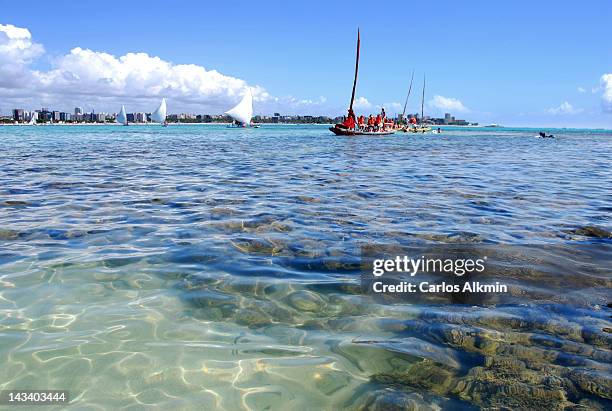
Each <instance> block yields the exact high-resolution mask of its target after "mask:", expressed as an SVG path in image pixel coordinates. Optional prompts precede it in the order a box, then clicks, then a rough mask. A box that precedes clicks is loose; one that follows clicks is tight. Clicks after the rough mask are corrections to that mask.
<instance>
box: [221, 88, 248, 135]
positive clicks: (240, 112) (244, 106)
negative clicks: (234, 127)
mask: <svg viewBox="0 0 612 411" xmlns="http://www.w3.org/2000/svg"><path fill="white" fill-rule="evenodd" d="M225 114H227V115H228V116H230V117H231V118H233V119H234V120H235V121H236V122H237V123H238V127H248V126H249V125H250V124H251V118H252V117H253V94H251V88H250V87H249V88H247V91H246V93H244V97H242V100H240V103H238V104H236V106H235V107H234V108H232V109H231V110H228V111H226V112H225Z"/></svg>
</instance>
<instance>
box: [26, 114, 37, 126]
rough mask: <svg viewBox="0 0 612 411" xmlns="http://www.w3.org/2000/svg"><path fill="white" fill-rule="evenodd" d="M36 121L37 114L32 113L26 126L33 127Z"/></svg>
mask: <svg viewBox="0 0 612 411" xmlns="http://www.w3.org/2000/svg"><path fill="white" fill-rule="evenodd" d="M36 120H38V113H36V112H34V113H32V117H30V121H28V126H35V125H36Z"/></svg>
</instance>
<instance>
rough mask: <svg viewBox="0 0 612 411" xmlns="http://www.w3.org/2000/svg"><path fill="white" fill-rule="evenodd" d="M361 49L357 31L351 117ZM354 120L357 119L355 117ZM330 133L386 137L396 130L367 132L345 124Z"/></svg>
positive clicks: (359, 36) (334, 128)
mask: <svg viewBox="0 0 612 411" xmlns="http://www.w3.org/2000/svg"><path fill="white" fill-rule="evenodd" d="M360 48H361V35H360V34H359V29H357V53H356V56H355V77H354V78H353V91H352V92H351V103H350V104H349V115H350V114H351V113H353V116H354V115H355V114H354V112H353V103H354V102H355V90H356V89H357V75H358V73H359V50H360ZM353 119H355V118H354V117H353ZM329 131H331V132H332V133H334V134H335V135H337V136H367V135H386V134H393V133H395V130H390V129H385V128H384V127H383V128H382V130H379V131H365V130H362V129H355V128H349V127H348V126H346V125H345V124H343V123H342V124H336V125H334V126H333V127H330V128H329Z"/></svg>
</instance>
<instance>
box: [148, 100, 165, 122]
mask: <svg viewBox="0 0 612 411" xmlns="http://www.w3.org/2000/svg"><path fill="white" fill-rule="evenodd" d="M151 121H153V122H155V123H160V124H163V125H164V127H166V126H167V125H168V123H166V99H165V98H162V101H161V103H159V107H157V110H155V111H154V112H153V113H152V114H151Z"/></svg>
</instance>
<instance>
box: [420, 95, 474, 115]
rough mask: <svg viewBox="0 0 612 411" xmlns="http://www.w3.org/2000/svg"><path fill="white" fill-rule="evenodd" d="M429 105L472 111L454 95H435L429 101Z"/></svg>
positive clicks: (455, 110)
mask: <svg viewBox="0 0 612 411" xmlns="http://www.w3.org/2000/svg"><path fill="white" fill-rule="evenodd" d="M429 105H430V106H432V107H434V108H437V109H440V110H444V111H449V112H459V113H466V112H468V111H470V110H469V109H468V108H467V107H466V106H464V105H463V103H462V102H461V101H459V100H458V99H456V98H453V97H444V96H439V95H435V96H433V98H432V99H431V100H430V101H429Z"/></svg>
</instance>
